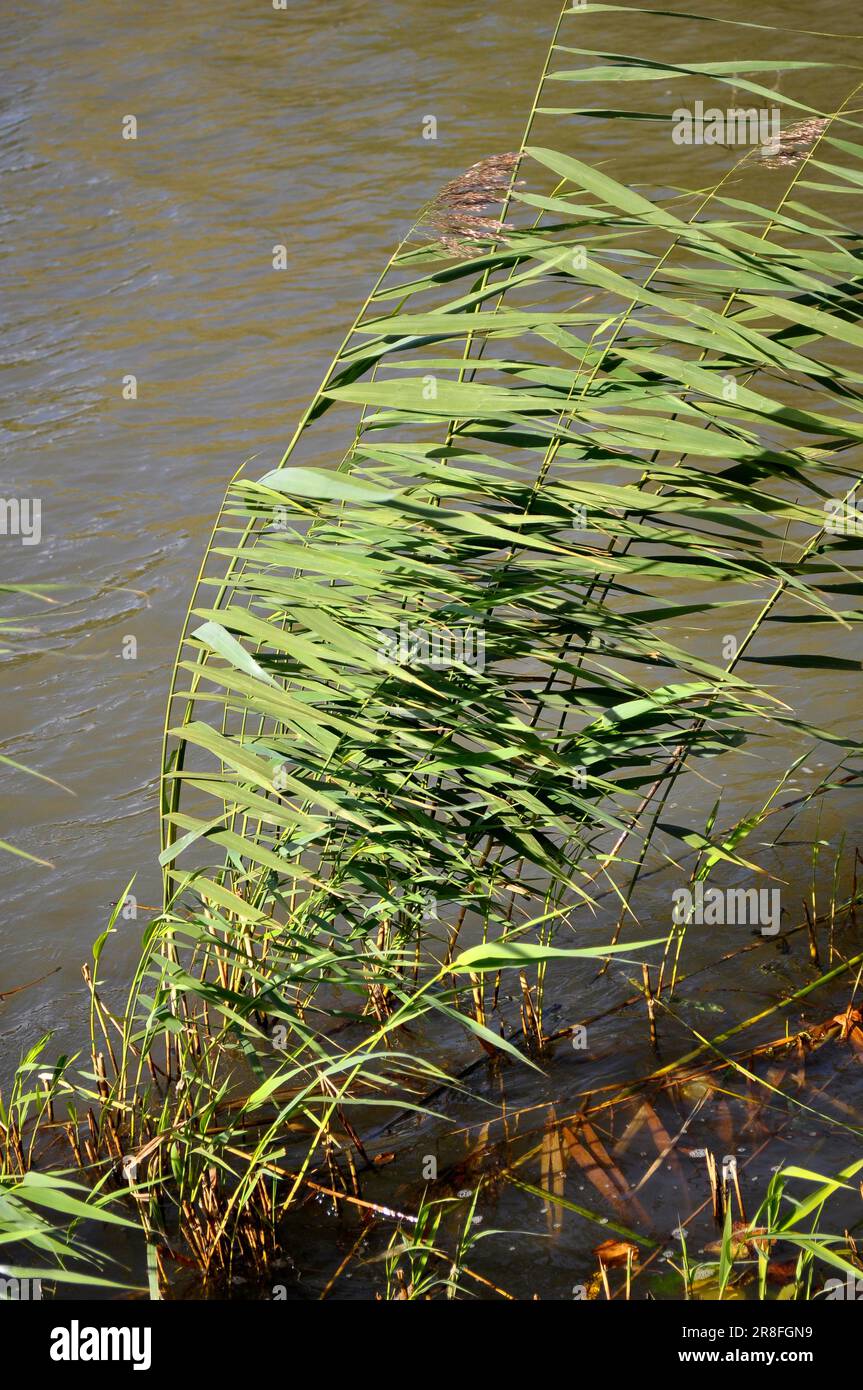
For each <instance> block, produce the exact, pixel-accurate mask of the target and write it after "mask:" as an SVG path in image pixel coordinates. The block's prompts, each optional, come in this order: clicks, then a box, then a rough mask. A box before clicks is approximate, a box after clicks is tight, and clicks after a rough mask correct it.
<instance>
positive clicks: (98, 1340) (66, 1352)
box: [51, 1318, 153, 1371]
mask: <svg viewBox="0 0 863 1390" xmlns="http://www.w3.org/2000/svg"><path fill="white" fill-rule="evenodd" d="M152 1337H153V1332H152V1328H149V1327H82V1326H81V1324H80V1323H79V1322H78V1320H77V1318H73V1319H72V1322H71V1323H70V1325H69V1326H68V1327H55V1328H54V1329H53V1331H52V1333H51V1360H52V1361H131V1362H132V1369H133V1370H134V1371H149V1369H150V1365H151V1343H152Z"/></svg>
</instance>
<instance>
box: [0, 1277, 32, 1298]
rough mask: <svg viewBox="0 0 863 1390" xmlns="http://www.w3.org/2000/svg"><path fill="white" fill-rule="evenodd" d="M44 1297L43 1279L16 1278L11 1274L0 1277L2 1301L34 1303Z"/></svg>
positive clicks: (0, 1296)
mask: <svg viewBox="0 0 863 1390" xmlns="http://www.w3.org/2000/svg"><path fill="white" fill-rule="evenodd" d="M41 1297H42V1280H41V1279H14V1278H13V1277H12V1276H11V1275H10V1276H8V1277H4V1278H0V1301H2V1300H3V1299H7V1300H8V1301H9V1302H11V1303H33V1302H35V1301H36V1300H37V1299H41Z"/></svg>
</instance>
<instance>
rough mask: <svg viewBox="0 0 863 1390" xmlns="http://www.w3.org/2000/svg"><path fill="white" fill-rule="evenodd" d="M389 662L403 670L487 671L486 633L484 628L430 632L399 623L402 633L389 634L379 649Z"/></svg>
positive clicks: (399, 630)
mask: <svg viewBox="0 0 863 1390" xmlns="http://www.w3.org/2000/svg"><path fill="white" fill-rule="evenodd" d="M378 655H379V656H381V657H383V659H384V660H385V661H397V662H398V664H399V665H400V666H412V665H413V664H414V662H418V663H420V664H421V665H423V666H471V667H473V668H474V670H476V671H482V670H484V669H485V632H484V630H483V629H482V628H481V627H465V628H453V629H452V630H443V629H440V628H435V629H434V630H433V631H429V630H427V629H426V628H422V627H411V626H410V625H409V624H408V623H399V629H398V632H385V633H384V634H383V641H382V642H381V644H380V646H379V647H378Z"/></svg>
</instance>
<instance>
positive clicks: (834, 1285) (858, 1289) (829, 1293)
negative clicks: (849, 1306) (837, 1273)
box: [824, 1273, 863, 1302]
mask: <svg viewBox="0 0 863 1390" xmlns="http://www.w3.org/2000/svg"><path fill="white" fill-rule="evenodd" d="M824 1297H825V1298H843V1299H850V1300H851V1301H852V1302H857V1301H858V1300H861V1301H863V1278H860V1279H855V1278H854V1275H853V1274H850V1273H849V1274H846V1275H845V1278H844V1279H827V1280H826V1281H825V1284H824Z"/></svg>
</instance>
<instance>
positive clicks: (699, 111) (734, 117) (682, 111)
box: [671, 101, 781, 152]
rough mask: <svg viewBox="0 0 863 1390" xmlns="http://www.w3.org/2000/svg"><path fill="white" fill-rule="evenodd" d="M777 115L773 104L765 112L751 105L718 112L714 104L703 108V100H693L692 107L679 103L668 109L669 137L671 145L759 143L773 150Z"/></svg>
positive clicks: (776, 145)
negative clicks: (670, 112) (673, 109)
mask: <svg viewBox="0 0 863 1390" xmlns="http://www.w3.org/2000/svg"><path fill="white" fill-rule="evenodd" d="M779 118H780V112H779V108H778V107H776V106H774V107H771V109H770V110H769V111H764V110H762V111H759V110H757V109H756V108H755V107H754V106H753V107H749V108H747V109H745V110H744V109H742V108H740V107H734V106H732V107H729V109H728V110H727V111H721V110H720V109H719V107H718V106H709V107H708V108H707V110H706V111H705V109H704V102H703V101H697V102H696V103H695V107H694V108H690V107H686V106H679V107H678V108H677V110H676V111H673V112H672V114H671V119H672V121H673V122H674V128H673V129H672V132H671V138H672V140H673V141H674V143H675V145H763V146H764V147H765V148H766V149H767V150H769V151H771V152H776V151H778V149H779V141H780V134H781V132H780V123H779Z"/></svg>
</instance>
